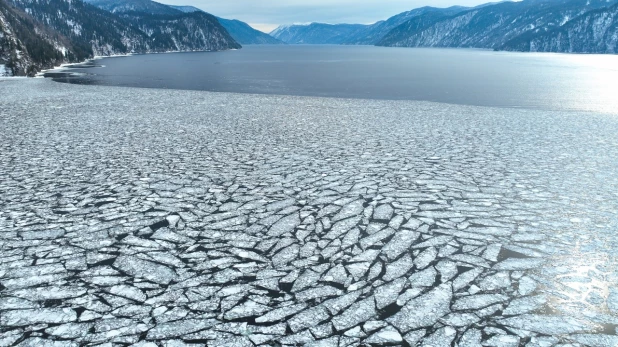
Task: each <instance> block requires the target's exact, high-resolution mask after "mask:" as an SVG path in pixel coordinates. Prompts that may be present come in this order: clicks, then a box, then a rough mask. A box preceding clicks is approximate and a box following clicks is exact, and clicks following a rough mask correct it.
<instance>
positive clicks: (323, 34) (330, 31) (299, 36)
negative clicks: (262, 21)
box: [270, 23, 367, 44]
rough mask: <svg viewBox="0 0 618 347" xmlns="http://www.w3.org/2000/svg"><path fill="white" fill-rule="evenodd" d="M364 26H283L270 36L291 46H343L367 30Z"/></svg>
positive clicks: (320, 24) (318, 24)
mask: <svg viewBox="0 0 618 347" xmlns="http://www.w3.org/2000/svg"><path fill="white" fill-rule="evenodd" d="M366 28H367V26H366V25H363V24H325V23H311V24H295V25H282V26H280V27H278V28H277V29H275V30H274V31H272V32H271V33H270V36H272V37H274V38H276V39H278V40H281V41H283V42H285V43H290V44H343V43H345V42H346V41H347V39H348V38H349V37H351V36H356V35H358V34H359V33H360V32H363V31H364V30H366Z"/></svg>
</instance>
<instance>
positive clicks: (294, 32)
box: [270, 6, 467, 45]
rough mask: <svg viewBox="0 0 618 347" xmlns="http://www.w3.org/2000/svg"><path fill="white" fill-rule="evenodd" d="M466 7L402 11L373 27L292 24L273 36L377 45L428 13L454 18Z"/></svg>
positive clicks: (292, 40) (295, 40)
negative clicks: (399, 28)
mask: <svg viewBox="0 0 618 347" xmlns="http://www.w3.org/2000/svg"><path fill="white" fill-rule="evenodd" d="M466 9H467V8H466V7H461V6H453V7H450V8H444V9H440V8H435V7H421V8H417V9H414V10H411V11H407V12H403V13H400V14H398V15H395V16H393V17H390V18H389V19H387V20H383V21H379V22H377V23H374V24H369V25H365V24H326V23H309V24H292V25H281V26H279V27H278V28H277V29H275V30H273V31H272V32H271V33H270V35H271V36H273V37H276V38H277V39H279V40H281V41H283V42H286V43H290V44H298V43H302V44H344V45H374V44H376V43H377V42H378V41H380V40H381V39H382V38H383V37H384V36H385V35H386V34H388V32H389V31H390V30H392V29H393V28H395V27H397V26H398V25H401V24H402V23H405V22H406V21H408V20H410V19H411V18H414V17H417V16H419V15H422V14H424V13H427V12H429V11H440V12H443V13H445V14H448V15H451V14H455V13H458V12H461V11H464V10H466Z"/></svg>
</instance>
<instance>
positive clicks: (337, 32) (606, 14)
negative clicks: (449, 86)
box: [270, 0, 618, 53]
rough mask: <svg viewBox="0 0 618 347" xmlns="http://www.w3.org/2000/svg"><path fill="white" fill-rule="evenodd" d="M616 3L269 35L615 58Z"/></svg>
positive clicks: (529, 2) (435, 15)
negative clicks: (611, 55) (602, 54)
mask: <svg viewBox="0 0 618 347" xmlns="http://www.w3.org/2000/svg"><path fill="white" fill-rule="evenodd" d="M616 3H617V0H523V1H503V2H494V3H487V4H483V5H480V6H476V7H473V8H466V7H461V6H455V7H450V8H435V7H421V8H418V9H414V10H412V11H407V12H403V13H400V14H398V15H396V16H393V17H391V18H389V19H388V20H385V21H379V22H377V23H375V24H371V25H360V24H324V23H311V24H306V25H282V26H280V27H279V28H277V29H275V30H274V31H272V32H271V33H270V34H271V35H272V36H274V37H276V38H278V39H280V40H282V41H284V42H286V43H290V44H298V43H304V44H348V45H356V44H361V45H378V46H386V47H468V48H487V49H497V50H499V49H504V50H517V51H548V52H581V53H615V52H616V46H618V44H617V42H616V40H618V34H617V33H616V17H617V16H618V15H617V14H616V12H617V11H618V9H617V8H616V6H615V4H616Z"/></svg>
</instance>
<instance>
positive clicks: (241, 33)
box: [217, 17, 283, 45]
mask: <svg viewBox="0 0 618 347" xmlns="http://www.w3.org/2000/svg"><path fill="white" fill-rule="evenodd" d="M217 19H218V20H219V23H221V25H223V27H224V28H225V29H226V30H227V31H228V32H229V33H230V35H232V37H233V38H234V40H236V41H238V42H240V43H241V44H243V45H281V44H283V42H282V41H280V40H277V39H276V38H274V37H272V36H270V35H268V34H266V33H263V32H261V31H259V30H255V29H253V28H252V27H251V26H249V24H247V23H245V22H241V21H239V20H237V19H225V18H220V17H217Z"/></svg>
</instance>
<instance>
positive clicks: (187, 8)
mask: <svg viewBox="0 0 618 347" xmlns="http://www.w3.org/2000/svg"><path fill="white" fill-rule="evenodd" d="M167 6H169V7H171V8H173V9H175V10H178V11H181V12H184V13H190V12H199V11H201V10H200V9H199V8H197V7H195V6H175V5H167Z"/></svg>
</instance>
